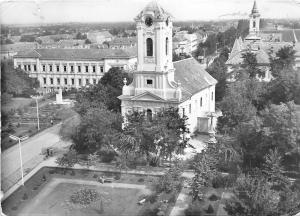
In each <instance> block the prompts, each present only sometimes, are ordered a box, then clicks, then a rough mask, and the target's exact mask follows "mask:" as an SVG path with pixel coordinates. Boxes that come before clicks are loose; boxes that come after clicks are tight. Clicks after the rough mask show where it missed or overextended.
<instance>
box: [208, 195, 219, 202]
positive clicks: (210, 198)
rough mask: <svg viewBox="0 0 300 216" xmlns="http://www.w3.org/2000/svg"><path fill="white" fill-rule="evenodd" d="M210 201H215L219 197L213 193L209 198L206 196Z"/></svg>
mask: <svg viewBox="0 0 300 216" xmlns="http://www.w3.org/2000/svg"><path fill="white" fill-rule="evenodd" d="M208 199H209V200H210V201H217V200H219V199H220V197H218V196H217V195H215V194H212V195H211V196H210V197H209V198H208Z"/></svg>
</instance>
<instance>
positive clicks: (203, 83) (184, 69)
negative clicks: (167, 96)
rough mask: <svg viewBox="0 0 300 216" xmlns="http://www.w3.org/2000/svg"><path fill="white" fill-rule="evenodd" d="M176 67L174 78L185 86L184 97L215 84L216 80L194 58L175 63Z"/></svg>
mask: <svg viewBox="0 0 300 216" xmlns="http://www.w3.org/2000/svg"><path fill="white" fill-rule="evenodd" d="M173 64H174V68H175V75H174V80H175V81H176V82H180V83H181V86H182V88H183V98H185V97H190V96H192V95H193V94H196V93H197V92H199V91H201V90H202V89H205V88H207V87H209V86H212V85H215V84H216V83H217V80H215V79H214V78H213V77H212V76H211V75H210V74H209V73H208V72H206V71H205V70H204V69H203V68H202V67H201V65H200V63H199V62H198V61H197V60H196V59H194V58H187V59H183V60H180V61H176V62H174V63H173Z"/></svg>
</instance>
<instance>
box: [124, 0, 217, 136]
mask: <svg viewBox="0 0 300 216" xmlns="http://www.w3.org/2000/svg"><path fill="white" fill-rule="evenodd" d="M135 22H136V26H137V48H138V57H137V58H138V59H137V60H138V62H137V70H135V71H134V72H133V76H134V78H133V82H132V83H131V84H129V85H126V82H125V84H124V87H123V92H122V95H121V96H119V99H120V100H121V101H122V103H121V108H122V115H123V116H126V113H130V112H132V111H145V112H147V115H152V114H154V113H156V112H158V111H160V110H161V109H162V108H167V107H178V108H179V112H180V114H181V115H183V114H184V115H186V116H187V117H188V124H189V128H190V130H191V132H195V131H200V132H208V130H209V128H210V125H211V122H213V123H215V120H214V121H211V120H210V116H211V115H212V114H213V113H214V112H215V85H216V83H217V81H216V80H215V79H214V78H213V77H211V76H210V75H209V74H208V73H207V72H206V71H205V70H204V69H202V67H201V66H200V64H199V63H198V62H197V61H196V60H195V59H194V58H189V59H184V60H181V61H177V62H174V63H173V62H172V28H173V24H172V16H171V15H170V14H169V13H168V12H166V11H165V10H164V9H163V8H161V7H160V6H159V5H158V4H157V3H156V2H151V3H149V4H148V5H147V6H146V7H145V8H144V9H143V10H142V11H141V12H140V13H139V14H138V16H137V17H136V18H135Z"/></svg>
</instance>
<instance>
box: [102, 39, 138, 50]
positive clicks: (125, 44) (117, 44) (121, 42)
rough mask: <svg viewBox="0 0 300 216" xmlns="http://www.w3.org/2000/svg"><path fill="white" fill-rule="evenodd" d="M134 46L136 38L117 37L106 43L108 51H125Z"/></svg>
mask: <svg viewBox="0 0 300 216" xmlns="http://www.w3.org/2000/svg"><path fill="white" fill-rule="evenodd" d="M136 44H137V41H136V37H118V38H115V39H113V40H112V41H110V42H108V47H109V48H110V49H127V48H131V47H135V46H136Z"/></svg>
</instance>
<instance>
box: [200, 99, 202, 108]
mask: <svg viewBox="0 0 300 216" xmlns="http://www.w3.org/2000/svg"><path fill="white" fill-rule="evenodd" d="M200 107H202V97H201V98H200Z"/></svg>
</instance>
